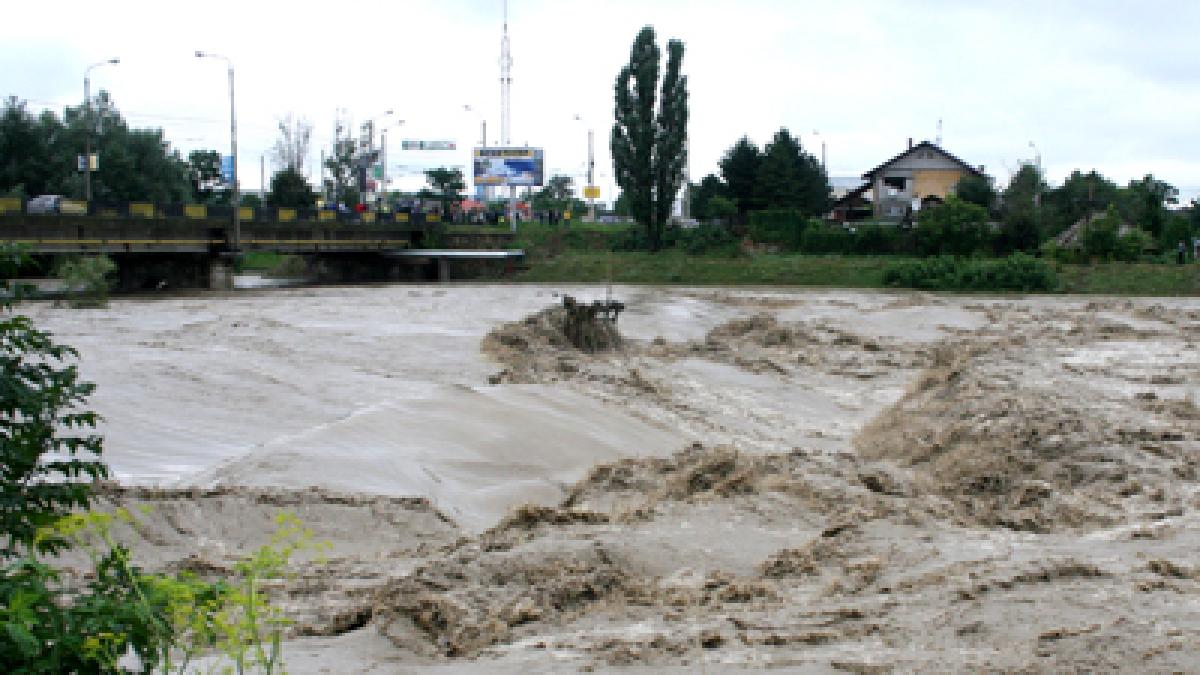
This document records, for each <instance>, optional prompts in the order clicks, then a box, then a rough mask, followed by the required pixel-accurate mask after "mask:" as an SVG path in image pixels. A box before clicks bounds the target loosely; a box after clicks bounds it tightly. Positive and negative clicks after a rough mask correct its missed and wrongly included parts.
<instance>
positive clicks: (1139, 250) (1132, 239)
mask: <svg viewBox="0 0 1200 675" xmlns="http://www.w3.org/2000/svg"><path fill="white" fill-rule="evenodd" d="M1153 247H1154V237H1151V236H1150V233H1148V232H1146V231H1145V230H1141V229H1137V228H1135V229H1132V230H1130V231H1128V232H1126V233H1125V234H1123V235H1121V236H1119V237H1117V243H1116V246H1115V247H1114V250H1113V257H1115V258H1116V259H1117V260H1123V261H1125V262H1137V261H1138V260H1140V259H1141V257H1142V256H1143V255H1144V254H1145V252H1146V251H1147V250H1148V249H1150V248H1153Z"/></svg>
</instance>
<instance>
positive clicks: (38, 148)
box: [0, 92, 192, 202]
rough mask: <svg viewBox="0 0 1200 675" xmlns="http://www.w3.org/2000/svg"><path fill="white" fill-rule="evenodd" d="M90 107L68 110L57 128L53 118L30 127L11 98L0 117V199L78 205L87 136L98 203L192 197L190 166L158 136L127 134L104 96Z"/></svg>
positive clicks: (24, 113)
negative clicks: (13, 194) (58, 198)
mask: <svg viewBox="0 0 1200 675" xmlns="http://www.w3.org/2000/svg"><path fill="white" fill-rule="evenodd" d="M89 103H90V104H91V105H90V106H83V105H80V106H76V107H69V108H67V109H66V110H65V111H64V112H63V116H62V119H61V120H60V119H59V118H58V117H57V116H55V115H54V114H53V113H51V112H45V113H42V115H41V116H39V117H38V118H37V119H36V120H35V119H34V118H32V117H31V116H30V115H29V113H28V112H27V111H26V109H25V106H24V104H23V103H20V102H18V101H17V100H16V99H11V98H10V99H9V100H8V101H7V102H6V103H5V109H4V112H3V114H2V115H0V191H3V192H10V191H14V190H17V189H18V188H20V190H21V191H23V192H24V193H25V194H26V195H36V194H62V195H66V196H68V197H77V198H81V197H83V194H84V187H83V186H84V179H83V174H82V173H80V172H79V171H78V163H77V161H76V157H77V156H78V155H81V154H83V151H84V146H85V143H86V140H87V136H88V134H89V133H91V135H92V138H93V143H92V148H93V151H94V152H96V154H97V155H98V156H99V162H100V163H99V168H98V169H97V170H96V171H94V172H93V173H92V195H93V198H94V199H95V200H97V201H100V202H129V201H154V202H182V201H186V200H187V199H188V198H189V197H190V196H191V192H192V189H191V184H190V181H189V179H188V169H187V164H186V162H184V161H183V159H182V158H181V157H180V156H179V153H178V152H177V151H173V150H171V149H170V146H169V144H167V143H166V141H165V139H164V138H163V133H162V130H161V129H130V128H129V127H128V125H126V123H125V120H124V119H123V118H122V117H121V114H120V113H119V112H118V111H117V109H116V106H115V105H114V104H113V102H112V100H111V99H110V98H109V97H108V94H106V93H105V92H100V94H99V95H97V96H96V97H95V98H94V99H93V100H92V101H90V102H89Z"/></svg>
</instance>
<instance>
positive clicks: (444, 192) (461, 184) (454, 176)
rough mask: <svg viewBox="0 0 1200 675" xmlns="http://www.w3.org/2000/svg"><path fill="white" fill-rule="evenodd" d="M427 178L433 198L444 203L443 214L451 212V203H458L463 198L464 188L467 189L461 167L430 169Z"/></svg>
mask: <svg viewBox="0 0 1200 675" xmlns="http://www.w3.org/2000/svg"><path fill="white" fill-rule="evenodd" d="M425 180H426V181H428V182H429V188H430V192H431V193H432V196H433V198H435V199H437V200H438V201H440V202H441V203H442V214H443V215H446V214H449V213H450V206H451V204H457V203H458V202H461V201H462V200H463V194H462V193H463V190H466V189H467V183H466V181H465V180H463V174H462V171H461V170H459V169H447V168H445V167H440V168H437V169H429V170H428V171H426V172H425Z"/></svg>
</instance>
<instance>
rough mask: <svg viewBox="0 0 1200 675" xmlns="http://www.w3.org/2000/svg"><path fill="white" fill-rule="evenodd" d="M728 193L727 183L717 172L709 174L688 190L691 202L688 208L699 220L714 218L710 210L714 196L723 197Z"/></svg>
mask: <svg viewBox="0 0 1200 675" xmlns="http://www.w3.org/2000/svg"><path fill="white" fill-rule="evenodd" d="M727 193H728V189H727V188H726V187H725V183H723V182H721V179H720V178H719V177H717V176H716V175H715V174H711V173H710V174H708V175H707V176H705V177H704V178H701V179H700V182H699V183H693V184H692V186H691V189H689V190H688V198H689V199H690V200H691V203H690V204H688V209H689V211H690V212H691V214H692V217H693V218H695V219H696V220H699V221H702V222H703V221H706V220H709V219H711V218H713V217H714V216H713V214H712V213H711V212H710V211H709V202H710V200H712V198H713V197H723V196H725V195H726V194H727Z"/></svg>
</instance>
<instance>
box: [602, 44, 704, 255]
mask: <svg viewBox="0 0 1200 675" xmlns="http://www.w3.org/2000/svg"><path fill="white" fill-rule="evenodd" d="M660 58H661V53H660V51H659V48H658V45H657V44H656V42H655V35H654V29H653V28H651V27H650V26H646V27H645V28H643V29H642V30H641V31H640V32H639V33H638V35H637V38H636V39H635V40H634V42H633V47H632V49H631V50H630V55H629V63H628V64H627V65H626V66H625V67H624V68H622V69H621V72H620V73H619V74H618V75H617V82H616V96H615V118H616V121H615V123H614V124H613V130H612V139H611V143H610V145H611V149H612V155H613V171H614V173H615V175H616V179H617V184H618V185H619V186H620V187H621V190H622V191H623V192H624V193H626V194H628V199H629V206H630V210H631V211H632V213H633V216H634V218H635V219H637V221H638V222H640V223H641V224H642V225H643V226H644V227H645V228H646V239H647V241H648V245H649V248H650V250H652V251H657V250H659V249H660V248H662V245H663V230H664V228H665V226H666V222H667V219H668V218H669V217H670V215H671V207H672V205H673V204H674V201H675V196H676V194H677V193H678V192H679V188H680V186H681V185H682V182H683V168H684V166H685V164H686V162H687V119H688V105H687V97H688V94H687V76H685V75H683V74H682V72H681V68H682V65H683V43H682V42H680V41H678V40H670V41H669V42H668V43H667V65H666V70H665V72H664V73H663V77H662V89H661V97H660V96H659V92H658V91H657V89H658V84H659V62H660ZM660 98H661V100H659V99H660Z"/></svg>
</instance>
